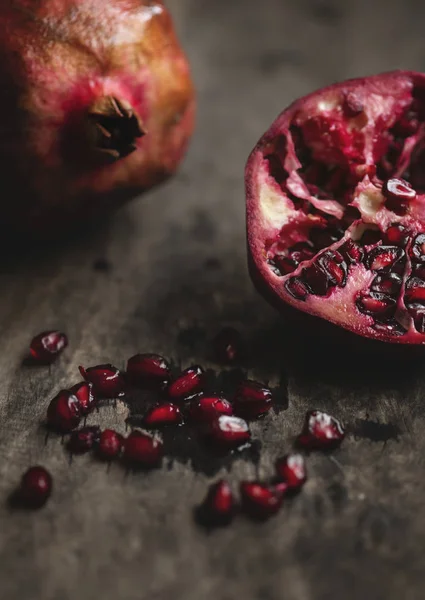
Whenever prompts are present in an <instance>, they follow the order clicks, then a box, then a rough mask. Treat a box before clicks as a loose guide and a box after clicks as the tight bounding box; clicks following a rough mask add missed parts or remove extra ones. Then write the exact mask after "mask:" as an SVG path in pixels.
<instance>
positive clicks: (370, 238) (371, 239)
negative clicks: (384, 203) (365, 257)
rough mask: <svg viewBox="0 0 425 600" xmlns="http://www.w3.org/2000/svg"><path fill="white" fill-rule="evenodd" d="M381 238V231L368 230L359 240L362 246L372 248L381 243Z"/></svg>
mask: <svg viewBox="0 0 425 600" xmlns="http://www.w3.org/2000/svg"><path fill="white" fill-rule="evenodd" d="M381 237H382V236H381V231H380V230H379V229H366V230H365V231H364V232H363V235H362V237H361V238H360V239H359V243H360V244H361V245H362V246H372V245H374V244H377V243H378V242H380V241H381Z"/></svg>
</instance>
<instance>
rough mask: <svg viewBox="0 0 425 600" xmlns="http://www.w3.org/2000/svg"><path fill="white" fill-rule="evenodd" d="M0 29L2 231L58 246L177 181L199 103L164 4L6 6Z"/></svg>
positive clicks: (89, 1) (94, 1)
mask: <svg viewBox="0 0 425 600" xmlns="http://www.w3.org/2000/svg"><path fill="white" fill-rule="evenodd" d="M0 27H1V30H2V31H3V35H2V37H1V40H0V81H1V84H2V85H1V90H2V91H1V92H0V107H1V110H0V115H1V116H0V130H1V133H2V144H1V146H0V177H1V179H2V182H3V187H4V189H7V190H13V202H12V201H10V202H8V201H6V199H5V200H4V202H3V205H2V224H3V225H4V227H5V230H7V228H12V229H13V230H14V231H23V232H25V234H26V235H34V236H35V237H41V238H43V239H51V238H55V237H58V236H60V235H62V234H63V232H64V230H65V229H71V228H72V226H73V224H75V223H76V222H78V221H79V222H82V221H84V222H87V221H94V222H96V221H98V220H100V219H101V218H103V216H104V215H105V214H106V213H108V212H109V211H110V210H111V209H113V208H114V207H118V206H120V205H121V204H122V203H123V202H125V201H127V200H128V199H130V198H132V197H134V196H136V195H137V194H139V193H141V192H142V191H144V190H146V189H148V188H150V187H152V186H153V185H156V184H158V183H159V182H161V181H162V180H164V179H165V178H167V177H168V176H169V175H171V174H172V173H174V172H175V170H176V169H177V167H178V165H179V163H180V162H181V160H182V158H183V156H184V154H185V151H186V148H187V145H188V141H189V138H190V136H191V133H192V130H193V122H194V112H195V103H194V91H193V85H192V81H191V77H190V72H189V66H188V62H187V60H186V57H185V55H184V53H183V51H182V49H181V47H180V45H179V42H178V40H177V38H176V35H175V31H174V27H173V23H172V20H171V16H170V14H169V12H168V10H167V9H166V8H165V7H164V5H163V2H162V1H161V0H153V1H152V0H126V1H125V2H122V1H121V0H111V1H109V2H101V1H100V0H78V2H75V1H71V0H59V1H57V0H46V1H44V2H42V3H40V2H29V1H28V0H11V1H10V2H6V3H1V5H0ZM105 119H106V120H105ZM105 128H106V131H105ZM117 128H118V129H117ZM117 131H118V133H117Z"/></svg>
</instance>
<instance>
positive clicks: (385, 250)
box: [246, 71, 425, 344]
mask: <svg viewBox="0 0 425 600" xmlns="http://www.w3.org/2000/svg"><path fill="white" fill-rule="evenodd" d="M423 169H424V171H423ZM423 172H425V75H423V74H420V73H414V72H407V71H395V72H392V73H384V74H382V75H376V76H371V77H366V78H363V79H352V80H349V81H345V82H343V83H338V84H335V85H333V86H330V87H327V88H324V89H322V90H319V91H317V92H314V93H313V94H310V95H309V96H306V97H305V98H301V99H300V100H297V101H296V102H294V103H293V104H292V105H291V106H290V107H289V108H288V109H286V110H285V111H283V112H282V113H281V115H280V116H279V117H278V118H277V119H276V121H275V122H274V123H273V125H272V126H271V127H270V129H269V130H268V132H267V133H266V134H265V135H264V136H263V137H262V138H261V140H260V141H259V143H258V144H257V146H256V147H255V148H254V150H253V152H252V153H251V155H250V157H249V159H248V163H247V167H246V193H247V229H248V249H249V261H250V270H251V275H252V277H253V280H254V282H255V284H256V285H257V286H258V288H259V290H260V291H262V292H263V293H264V294H265V295H266V296H267V297H268V298H269V299H270V301H271V302H272V303H273V304H275V305H276V306H278V307H279V308H283V307H284V306H286V305H289V306H292V307H293V308H295V309H298V310H300V311H303V312H305V313H309V314H311V315H313V316H316V317H320V318H322V319H325V320H327V321H330V322H332V323H334V324H335V325H338V326H340V327H343V328H345V329H347V330H350V331H352V332H354V333H356V334H359V335H361V336H364V337H368V338H373V339H376V340H381V341H385V342H397V343H403V344H424V343H425V175H423Z"/></svg>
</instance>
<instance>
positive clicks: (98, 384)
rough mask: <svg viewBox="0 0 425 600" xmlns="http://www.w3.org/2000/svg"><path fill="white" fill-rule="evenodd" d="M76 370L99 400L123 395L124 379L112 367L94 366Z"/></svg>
mask: <svg viewBox="0 0 425 600" xmlns="http://www.w3.org/2000/svg"><path fill="white" fill-rule="evenodd" d="M78 368H79V370H80V373H81V375H82V377H83V379H85V380H86V381H87V382H88V383H91V384H92V385H93V390H94V393H95V395H96V396H99V397H101V398H117V397H118V396H122V395H123V393H124V389H125V382H124V378H123V376H122V374H121V372H120V371H119V369H117V368H116V367H114V366H113V365H110V364H106V365H96V366H95V367H90V368H88V369H84V367H78Z"/></svg>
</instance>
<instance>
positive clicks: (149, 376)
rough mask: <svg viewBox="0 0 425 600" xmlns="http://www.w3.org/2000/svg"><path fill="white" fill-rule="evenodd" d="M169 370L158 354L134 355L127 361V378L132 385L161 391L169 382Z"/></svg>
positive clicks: (166, 362)
mask: <svg viewBox="0 0 425 600" xmlns="http://www.w3.org/2000/svg"><path fill="white" fill-rule="evenodd" d="M170 373H171V368H170V364H169V363H168V361H166V360H165V358H164V357H163V356H160V355H159V354H135V355H134V356H132V357H131V358H129V359H128V362H127V377H128V379H129V380H130V381H131V383H132V384H133V385H137V386H140V387H143V388H148V389H151V388H153V389H156V388H157V389H162V388H163V387H165V386H166V385H167V384H168V382H169V380H170Z"/></svg>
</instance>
